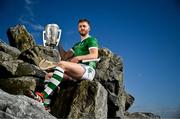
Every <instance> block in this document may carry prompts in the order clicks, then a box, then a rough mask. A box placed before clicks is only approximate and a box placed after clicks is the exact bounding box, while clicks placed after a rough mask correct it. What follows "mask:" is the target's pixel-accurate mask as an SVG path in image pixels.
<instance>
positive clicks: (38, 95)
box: [25, 90, 44, 103]
mask: <svg viewBox="0 0 180 119" xmlns="http://www.w3.org/2000/svg"><path fill="white" fill-rule="evenodd" d="M25 95H26V96H28V97H30V98H32V99H34V100H36V101H38V102H42V103H44V97H43V94H42V93H40V92H34V91H32V90H29V91H27V92H26V93H25Z"/></svg>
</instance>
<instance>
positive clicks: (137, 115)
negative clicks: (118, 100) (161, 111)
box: [125, 112, 161, 119]
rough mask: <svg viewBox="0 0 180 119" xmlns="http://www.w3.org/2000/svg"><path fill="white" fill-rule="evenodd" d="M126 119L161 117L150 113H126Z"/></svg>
mask: <svg viewBox="0 0 180 119" xmlns="http://www.w3.org/2000/svg"><path fill="white" fill-rule="evenodd" d="M125 118H126V119H161V117H160V116H158V115H155V114H153V113H149V112H134V113H126V115H125Z"/></svg>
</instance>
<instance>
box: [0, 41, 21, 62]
mask: <svg viewBox="0 0 180 119" xmlns="http://www.w3.org/2000/svg"><path fill="white" fill-rule="evenodd" d="M0 51H2V52H4V53H7V54H9V55H11V56H12V57H13V58H14V59H16V58H18V56H19V55H20V54H21V52H20V50H19V49H17V48H15V47H12V46H9V45H7V44H6V43H4V42H3V41H1V40H0Z"/></svg>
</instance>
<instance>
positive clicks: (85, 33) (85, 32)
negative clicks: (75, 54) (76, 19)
mask: <svg viewBox="0 0 180 119" xmlns="http://www.w3.org/2000/svg"><path fill="white" fill-rule="evenodd" d="M79 33H80V35H81V36H83V37H84V36H86V35H87V34H88V32H87V31H83V32H82V31H79Z"/></svg>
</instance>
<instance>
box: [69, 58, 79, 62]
mask: <svg viewBox="0 0 180 119" xmlns="http://www.w3.org/2000/svg"><path fill="white" fill-rule="evenodd" d="M79 61H80V60H79V58H78V57H73V58H72V59H71V62H74V63H78V62H79Z"/></svg>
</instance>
